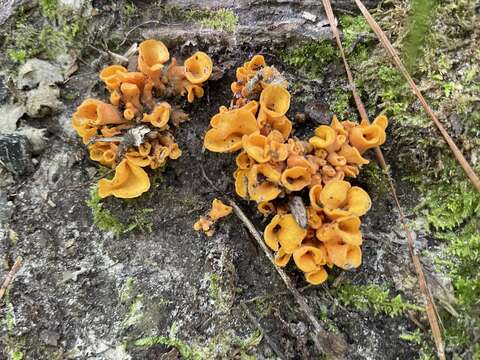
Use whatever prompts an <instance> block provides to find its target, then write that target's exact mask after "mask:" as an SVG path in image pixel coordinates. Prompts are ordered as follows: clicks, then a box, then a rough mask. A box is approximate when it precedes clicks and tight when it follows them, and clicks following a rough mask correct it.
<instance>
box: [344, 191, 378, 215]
mask: <svg viewBox="0 0 480 360" xmlns="http://www.w3.org/2000/svg"><path fill="white" fill-rule="evenodd" d="M371 207H372V200H371V199H370V196H369V195H368V193H367V192H366V191H365V190H363V189H362V188H360V187H358V186H353V187H352V188H351V189H350V190H348V194H347V209H346V210H347V211H349V212H351V213H352V214H354V215H356V216H363V215H365V214H366V213H367V212H368V210H370V208H371Z"/></svg>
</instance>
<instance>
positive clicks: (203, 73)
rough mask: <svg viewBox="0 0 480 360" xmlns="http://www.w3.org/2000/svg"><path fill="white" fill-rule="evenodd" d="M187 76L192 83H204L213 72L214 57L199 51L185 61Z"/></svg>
mask: <svg viewBox="0 0 480 360" xmlns="http://www.w3.org/2000/svg"><path fill="white" fill-rule="evenodd" d="M184 66H185V77H186V78H187V80H188V81H190V82H191V83H192V84H202V83H204V82H205V81H207V80H208V78H209V77H210V75H211V74H212V69H213V63H212V59H210V57H209V56H208V55H207V54H205V53H204V52H202V51H197V52H196V53H195V54H193V55H192V56H191V57H189V58H188V59H187V60H185V63H184Z"/></svg>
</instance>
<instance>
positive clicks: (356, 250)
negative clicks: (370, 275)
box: [325, 242, 362, 270]
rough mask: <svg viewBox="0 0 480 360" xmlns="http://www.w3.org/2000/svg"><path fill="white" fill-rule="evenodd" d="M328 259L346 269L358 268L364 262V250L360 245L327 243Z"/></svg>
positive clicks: (329, 261)
mask: <svg viewBox="0 0 480 360" xmlns="http://www.w3.org/2000/svg"><path fill="white" fill-rule="evenodd" d="M325 248H326V250H327V261H328V263H329V264H334V265H336V266H338V267H339V268H342V269H344V270H350V269H352V268H357V267H359V266H360V265H361V263H362V250H361V249H360V246H355V245H349V244H344V243H340V242H328V243H325Z"/></svg>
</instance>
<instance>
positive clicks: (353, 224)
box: [333, 215, 362, 246]
mask: <svg viewBox="0 0 480 360" xmlns="http://www.w3.org/2000/svg"><path fill="white" fill-rule="evenodd" d="M333 228H334V231H335V232H336V233H337V235H338V236H339V237H340V238H341V239H342V241H343V242H345V243H346V244H349V245H356V246H360V245H362V233H361V231H360V218H359V217H358V216H354V215H352V216H347V217H343V218H339V219H336V220H335V222H334V225H333Z"/></svg>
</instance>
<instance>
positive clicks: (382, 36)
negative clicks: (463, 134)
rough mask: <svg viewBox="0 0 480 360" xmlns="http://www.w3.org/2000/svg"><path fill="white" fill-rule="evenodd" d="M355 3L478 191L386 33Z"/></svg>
mask: <svg viewBox="0 0 480 360" xmlns="http://www.w3.org/2000/svg"><path fill="white" fill-rule="evenodd" d="M355 3H356V4H357V6H358V8H359V9H360V11H361V12H362V14H363V16H364V17H365V19H366V20H367V22H368V24H369V25H370V27H371V28H372V30H373V31H374V32H375V34H377V36H378V38H379V40H380V43H381V44H382V46H383V47H384V48H385V50H387V52H388V54H389V55H390V56H391V57H392V59H393V62H394V63H395V65H396V66H397V68H398V69H399V70H400V72H401V73H402V75H403V76H404V77H405V79H406V80H407V82H408V84H409V85H410V88H411V89H412V92H413V93H414V94H415V95H416V96H417V98H418V99H419V100H420V103H421V104H422V106H423V109H424V110H425V112H426V113H427V115H428V116H429V117H430V119H432V121H433V123H434V124H435V126H436V127H437V129H438V130H439V131H440V133H441V134H442V137H443V138H444V140H445V141H446V142H447V144H448V146H449V147H450V149H451V150H452V152H453V155H454V156H455V158H456V159H457V161H458V162H459V163H460V165H461V166H462V168H463V170H464V171H465V173H466V174H467V176H468V177H469V179H470V181H471V182H472V184H473V186H475V188H476V189H477V190H478V191H480V179H479V178H478V176H477V174H476V173H475V172H474V171H473V169H472V167H471V166H470V164H469V163H468V161H467V160H466V159H465V157H464V156H463V154H462V152H461V151H460V150H459V149H458V147H457V145H456V144H455V142H454V141H453V140H452V138H451V137H450V135H449V134H448V132H447V130H445V128H444V127H443V125H442V123H441V122H440V121H439V120H438V118H437V117H436V116H435V114H434V113H433V110H432V108H431V107H430V106H429V105H428V103H427V101H426V100H425V98H424V97H423V95H422V93H421V92H420V90H419V89H418V87H417V85H416V84H415V81H413V79H412V77H411V76H410V74H409V73H408V70H407V69H406V68H405V65H403V63H402V60H400V57H399V56H398V53H397V51H396V50H395V48H394V47H393V45H392V44H391V42H390V40H388V38H387V35H385V33H384V32H383V30H382V29H381V28H380V26H379V25H378V24H377V22H376V21H375V19H374V18H373V17H372V15H371V14H370V12H369V11H368V10H367V8H366V7H365V6H364V5H363V3H362V2H361V1H360V0H355Z"/></svg>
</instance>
